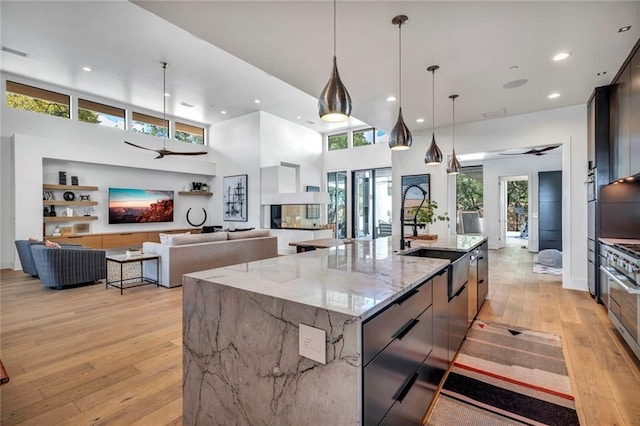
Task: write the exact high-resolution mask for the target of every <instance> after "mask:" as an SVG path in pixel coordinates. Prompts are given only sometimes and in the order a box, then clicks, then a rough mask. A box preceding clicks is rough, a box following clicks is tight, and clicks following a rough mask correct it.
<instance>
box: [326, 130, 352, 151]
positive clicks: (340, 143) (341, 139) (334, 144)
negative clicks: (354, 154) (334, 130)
mask: <svg viewBox="0 0 640 426" xmlns="http://www.w3.org/2000/svg"><path fill="white" fill-rule="evenodd" d="M327 139H328V142H329V143H328V146H329V151H335V150H336V149H346V148H347V145H348V140H349V135H347V134H346V133H340V134H339V135H330V136H329V137H328V138H327Z"/></svg>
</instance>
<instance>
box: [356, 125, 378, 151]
mask: <svg viewBox="0 0 640 426" xmlns="http://www.w3.org/2000/svg"><path fill="white" fill-rule="evenodd" d="M374 132H375V129H373V128H370V129H364V130H358V131H355V132H353V146H354V147H356V146H365V145H373V144H374V143H375V139H374Z"/></svg>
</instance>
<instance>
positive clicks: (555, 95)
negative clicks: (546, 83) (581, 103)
mask: <svg viewBox="0 0 640 426" xmlns="http://www.w3.org/2000/svg"><path fill="white" fill-rule="evenodd" d="M559 97H560V93H558V92H554V93H552V94H550V95H549V96H548V98H549V99H555V98H559Z"/></svg>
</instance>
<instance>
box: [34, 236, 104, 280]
mask: <svg viewBox="0 0 640 426" xmlns="http://www.w3.org/2000/svg"><path fill="white" fill-rule="evenodd" d="M31 253H32V254H33V261H34V263H35V266H36V270H37V272H38V276H39V277H40V281H42V284H44V285H45V286H47V287H51V288H56V289H63V288H65V287H74V286H77V285H79V284H86V283H93V282H95V281H98V280H101V279H104V278H106V277H107V266H106V253H105V251H104V250H92V249H86V248H82V247H63V248H48V247H45V246H43V245H33V246H32V247H31Z"/></svg>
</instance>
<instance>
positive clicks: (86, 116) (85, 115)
mask: <svg viewBox="0 0 640 426" xmlns="http://www.w3.org/2000/svg"><path fill="white" fill-rule="evenodd" d="M78 120H79V121H83V122H85V123H93V124H100V119H99V118H98V114H96V113H95V112H93V111H89V110H88V109H82V108H78Z"/></svg>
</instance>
